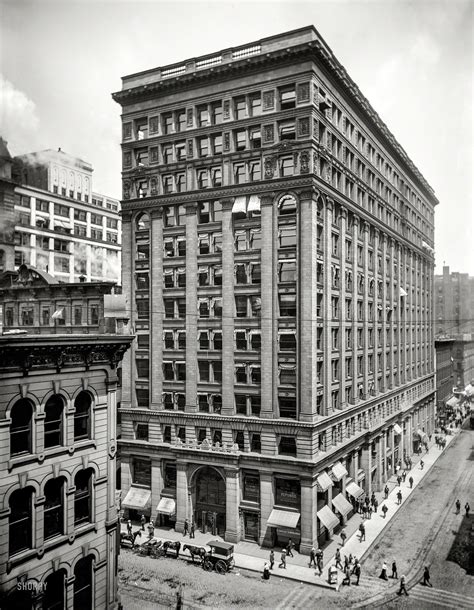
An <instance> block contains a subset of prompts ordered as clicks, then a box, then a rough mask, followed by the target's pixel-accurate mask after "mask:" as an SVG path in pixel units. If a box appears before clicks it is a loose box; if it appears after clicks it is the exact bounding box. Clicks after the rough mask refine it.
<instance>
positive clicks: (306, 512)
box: [300, 477, 318, 555]
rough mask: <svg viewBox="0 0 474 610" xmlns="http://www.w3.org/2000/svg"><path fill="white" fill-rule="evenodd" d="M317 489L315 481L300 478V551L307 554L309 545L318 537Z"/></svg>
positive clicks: (312, 544) (313, 543)
mask: <svg viewBox="0 0 474 610" xmlns="http://www.w3.org/2000/svg"><path fill="white" fill-rule="evenodd" d="M317 506H318V491H317V486H316V481H315V480H313V479H310V478H306V477H305V478H301V521H300V525H301V543H300V553H302V554H304V555H309V552H310V551H311V547H313V546H315V545H316V543H317V538H318V526H317V516H316V513H317Z"/></svg>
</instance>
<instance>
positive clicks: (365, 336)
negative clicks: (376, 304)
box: [362, 222, 373, 399]
mask: <svg viewBox="0 0 474 610" xmlns="http://www.w3.org/2000/svg"><path fill="white" fill-rule="evenodd" d="M362 239H363V246H362V250H363V265H364V271H363V274H364V283H363V288H362V299H363V307H362V309H363V316H364V321H363V332H362V349H363V356H362V362H363V364H362V374H363V378H364V381H363V385H364V389H363V396H364V399H367V398H368V397H369V395H370V393H369V351H370V348H369V326H372V327H373V322H372V321H371V320H370V319H369V224H368V223H367V222H364V224H363V233H362Z"/></svg>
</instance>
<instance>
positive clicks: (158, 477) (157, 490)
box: [150, 456, 164, 518]
mask: <svg viewBox="0 0 474 610" xmlns="http://www.w3.org/2000/svg"><path fill="white" fill-rule="evenodd" d="M163 486H164V484H163V474H162V472H161V459H160V458H157V457H155V456H153V457H152V458H151V510H150V516H151V517H152V518H155V517H156V518H158V515H157V514H156V507H157V506H158V502H159V501H160V497H161V491H162V489H163Z"/></svg>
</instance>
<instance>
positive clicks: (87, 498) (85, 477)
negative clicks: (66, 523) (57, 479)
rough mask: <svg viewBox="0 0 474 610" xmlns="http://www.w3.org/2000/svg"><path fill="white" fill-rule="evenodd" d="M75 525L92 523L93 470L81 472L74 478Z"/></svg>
mask: <svg viewBox="0 0 474 610" xmlns="http://www.w3.org/2000/svg"><path fill="white" fill-rule="evenodd" d="M74 485H75V487H76V491H75V492H74V525H75V526H76V527H77V526H78V525H82V524H83V523H90V522H91V521H92V469H91V468H88V469H87V470H80V471H79V472H78V473H77V474H76V476H75V477H74Z"/></svg>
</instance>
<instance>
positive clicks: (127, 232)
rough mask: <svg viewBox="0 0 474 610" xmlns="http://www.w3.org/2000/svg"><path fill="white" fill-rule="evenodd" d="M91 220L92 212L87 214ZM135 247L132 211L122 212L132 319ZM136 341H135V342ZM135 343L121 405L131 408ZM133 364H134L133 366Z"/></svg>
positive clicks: (127, 357)
mask: <svg viewBox="0 0 474 610" xmlns="http://www.w3.org/2000/svg"><path fill="white" fill-rule="evenodd" d="M87 217H88V219H89V220H90V214H89V213H88V214H87ZM134 261H135V249H134V236H133V224H132V213H131V212H122V293H123V295H124V296H125V299H126V307H127V310H128V311H129V312H130V316H131V319H132V320H133V319H134V313H133V312H134V311H135V296H134V288H133V273H134V270H135V262H134ZM88 265H89V269H88V272H87V274H86V275H87V276H88V277H89V278H90V257H88ZM134 343H135V342H134ZM134 343H132V345H131V346H130V349H128V350H127V351H126V352H125V354H124V356H123V359H122V371H123V375H122V397H121V406H122V407H123V408H126V409H129V408H130V407H131V406H132V403H134V402H135V380H134V377H135V375H134V369H135V366H134V364H135V363H134V361H135V347H134ZM132 365H133V366H132Z"/></svg>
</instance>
